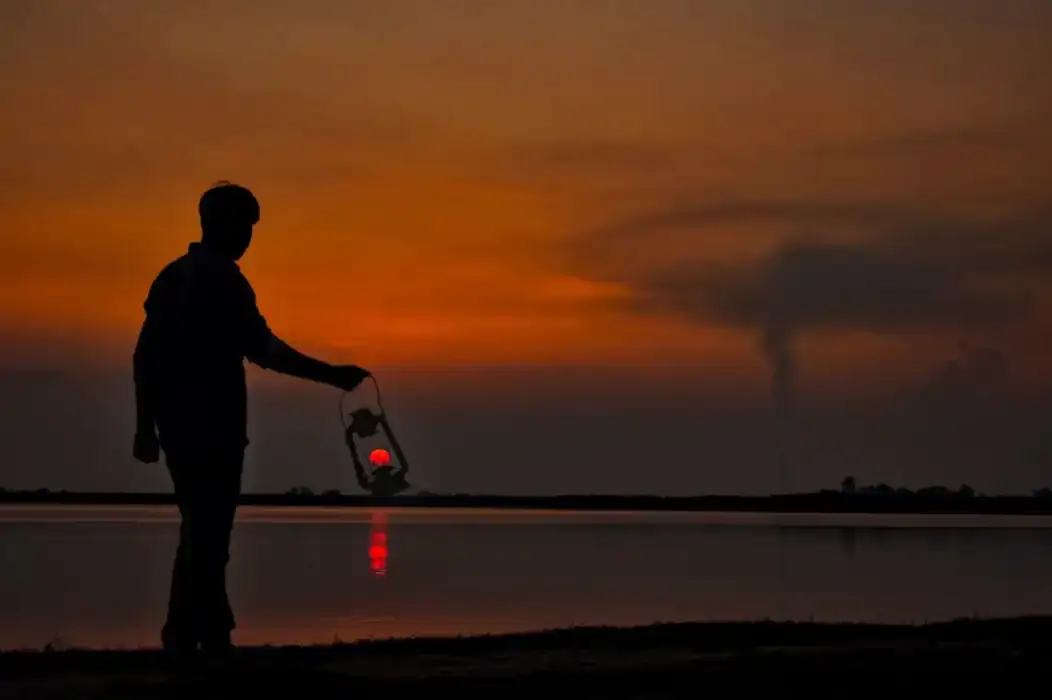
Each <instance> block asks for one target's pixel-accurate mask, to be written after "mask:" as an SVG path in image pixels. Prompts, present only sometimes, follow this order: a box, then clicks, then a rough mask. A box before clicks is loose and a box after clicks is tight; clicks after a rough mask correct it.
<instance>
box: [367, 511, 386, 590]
mask: <svg viewBox="0 0 1052 700" xmlns="http://www.w3.org/2000/svg"><path fill="white" fill-rule="evenodd" d="M369 568H370V569H372V572H373V575H374V576H386V575H387V517H386V516H385V515H384V514H383V513H373V514H372V517H371V518H370V528H369Z"/></svg>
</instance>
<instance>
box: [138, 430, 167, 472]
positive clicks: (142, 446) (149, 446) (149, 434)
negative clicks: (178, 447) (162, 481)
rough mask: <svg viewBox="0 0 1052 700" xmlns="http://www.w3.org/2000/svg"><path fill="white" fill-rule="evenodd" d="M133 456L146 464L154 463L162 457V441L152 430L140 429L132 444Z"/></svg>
mask: <svg viewBox="0 0 1052 700" xmlns="http://www.w3.org/2000/svg"><path fill="white" fill-rule="evenodd" d="M132 456H134V457H135V459H137V460H139V461H140V462H143V463H145V464H154V463H155V462H157V461H159V460H160V459H161V443H160V441H159V440H158V439H157V434H156V433H155V432H154V431H152V430H138V431H136V433H135V443H134V444H133V445H132Z"/></svg>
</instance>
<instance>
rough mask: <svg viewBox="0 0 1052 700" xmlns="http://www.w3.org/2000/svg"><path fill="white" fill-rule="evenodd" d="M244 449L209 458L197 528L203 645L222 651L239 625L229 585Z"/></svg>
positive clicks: (199, 632)
mask: <svg viewBox="0 0 1052 700" xmlns="http://www.w3.org/2000/svg"><path fill="white" fill-rule="evenodd" d="M243 463H244V449H233V450H216V451H215V452H213V453H212V454H210V455H209V459H208V460H207V468H208V477H207V485H206V487H205V488H204V489H203V493H202V499H201V511H200V518H199V523H200V527H199V528H198V529H197V532H196V534H197V537H198V547H199V551H200V552H201V553H202V555H201V561H200V564H201V567H200V578H199V579H198V590H199V591H200V604H201V615H200V618H199V619H200V627H199V630H198V639H199V640H200V642H201V646H202V648H206V649H211V650H218V651H222V650H224V649H226V648H229V647H230V645H231V642H230V634H231V632H233V630H234V627H235V626H236V622H235V618H234V613H233V611H232V609H231V607H230V599H229V596H228V594H227V587H226V569H227V564H228V563H229V561H230V539H231V534H232V531H233V527H234V518H235V515H236V512H237V504H238V499H239V497H240V495H241V473H242V466H243Z"/></svg>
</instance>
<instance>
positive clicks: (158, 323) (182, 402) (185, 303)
mask: <svg viewBox="0 0 1052 700" xmlns="http://www.w3.org/2000/svg"><path fill="white" fill-rule="evenodd" d="M145 310H146V325H145V327H144V334H143V335H144V343H143V348H142V350H141V352H142V355H143V357H142V358H141V359H140V358H137V360H139V361H140V362H141V363H142V365H143V368H142V369H143V373H144V374H146V375H148V379H147V381H149V383H150V384H151V386H152V387H153V390H154V391H153V395H154V400H155V403H156V408H157V423H158V428H159V432H160V437H161V441H162V443H163V444H165V446H166V449H168V448H170V447H175V448H176V449H178V448H179V447H181V446H185V447H192V446H201V445H203V444H204V443H205V442H207V443H208V444H210V445H215V446H219V445H230V446H232V447H235V446H236V447H241V446H244V445H245V444H246V440H247V438H246V428H247V425H246V423H247V417H246V403H247V400H246V387H245V369H244V359H245V357H246V356H247V355H249V354H251V353H252V352H258V351H259V349H260V348H261V347H262V346H263V345H264V344H265V343H267V342H268V340H269V338H270V331H269V329H268V328H267V325H266V322H265V321H264V319H263V317H262V316H261V315H260V314H259V312H258V310H257V309H256V303H255V295H254V293H253V291H252V288H251V286H250V285H249V283H248V281H247V280H246V279H245V278H244V276H243V275H242V274H241V271H240V269H239V268H238V266H237V264H236V263H235V262H234V261H232V260H229V259H226V258H223V257H222V256H220V255H217V254H216V253H214V252H212V251H210V250H208V249H207V248H206V247H205V246H203V245H201V244H200V243H195V244H192V245H191V246H190V249H189V251H188V252H187V253H186V255H184V256H182V257H180V258H178V259H177V260H175V261H173V262H172V263H170V264H169V265H167V266H166V267H165V268H164V269H163V270H162V271H161V273H160V274H159V275H158V276H157V279H156V280H155V281H154V283H153V285H152V286H151V288H150V293H149V296H148V297H147V300H146V303H145Z"/></svg>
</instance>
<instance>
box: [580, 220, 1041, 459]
mask: <svg viewBox="0 0 1052 700" xmlns="http://www.w3.org/2000/svg"><path fill="white" fill-rule="evenodd" d="M1049 214H1050V212H1049V210H1047V209H1046V210H1042V211H1038V212H1036V213H1033V214H1029V215H1026V216H1019V217H1016V218H1014V219H1012V220H1002V221H995V222H983V223H975V222H965V221H960V220H955V219H952V218H948V217H939V216H931V215H920V214H915V213H912V212H907V211H902V210H898V209H896V208H894V207H889V206H883V205H874V204H867V203H862V204H858V203H836V204H824V203H821V202H776V201H737V202H724V203H715V204H709V203H703V204H698V205H690V206H683V207H678V208H674V209H670V210H668V211H664V212H658V213H656V214H652V215H650V216H646V217H640V218H636V219H634V220H632V221H627V222H623V223H621V224H619V225H616V226H612V227H609V228H607V229H605V230H603V231H598V232H595V233H593V234H592V235H590V236H588V237H586V239H585V243H584V244H583V245H584V248H582V249H580V250H578V251H577V254H578V257H577V261H578V262H579V263H583V264H584V265H583V267H584V269H587V270H589V271H590V272H591V274H593V275H594V276H597V277H600V278H603V279H606V280H611V279H613V280H616V281H619V282H622V283H627V284H630V285H631V286H632V287H633V289H634V292H635V294H634V295H633V296H632V297H631V298H630V300H629V301H628V302H627V303H628V305H629V308H631V309H632V310H634V311H637V312H640V313H671V314H676V315H679V316H682V317H685V318H687V319H690V320H692V321H695V322H698V323H701V324H720V325H729V326H734V327H742V328H750V329H755V331H756V332H757V333H758V336H759V337H758V341H759V350H760V351H761V352H762V354H763V356H764V358H765V360H766V361H767V363H768V365H769V366H770V370H771V391H772V397H773V400H774V403H775V408H776V411H777V413H778V415H779V417H780V420H781V431H782V433H781V437H780V443H781V450H782V451H783V452H785V451H788V450H790V447H789V445H790V439H791V435H792V432H793V431H792V429H791V427H790V425H791V421H792V419H793V415H794V412H795V403H796V401H795V383H796V376H797V358H796V355H795V340H796V338H797V337H798V336H799V335H800V334H801V333H806V332H808V331H813V330H825V331H829V330H863V331H873V332H885V333H889V332H890V333H897V332H923V333H932V332H938V333H943V334H946V335H950V336H955V335H962V334H966V333H969V332H972V331H976V330H982V331H987V332H989V331H994V332H995V333H996V332H997V331H999V330H1003V329H1005V328H1009V327H1012V326H1018V325H1021V324H1025V323H1027V322H1028V321H1029V320H1031V319H1033V318H1034V317H1035V315H1036V314H1035V312H1036V310H1037V309H1038V307H1039V304H1040V302H1041V298H1042V297H1041V295H1042V292H1043V291H1044V288H1045V282H1046V280H1048V279H1050V274H1052V227H1050V222H1052V216H1050V215H1049ZM729 223H730V224H734V223H753V224H755V223H766V224H768V225H769V226H770V227H771V228H773V229H775V230H781V231H801V230H805V231H810V232H811V233H808V234H806V235H803V234H799V233H795V234H792V235H789V236H787V237H785V238H783V239H782V240H781V241H780V242H779V243H778V244H776V245H775V246H774V247H773V249H771V250H770V251H769V252H768V253H766V254H765V255H763V256H760V257H758V258H756V259H753V260H749V261H745V262H741V263H729V262H719V261H718V262H712V261H711V260H710V261H703V262H694V261H692V258H694V257H695V256H693V255H691V252H692V251H690V250H681V251H680V259H679V260H667V261H666V264H665V265H657V266H650V267H641V266H640V260H642V259H644V258H645V256H642V255H641V254H640V253H639V251H640V250H643V249H645V248H646V247H648V246H652V245H657V244H658V243H659V241H660V238H661V236H662V235H663V233H664V232H665V231H667V230H669V229H674V230H678V231H679V232H680V234H681V236H682V233H683V232H684V231H686V233H687V235H688V236H689V237H690V238H693V240H694V241H695V242H696V243H697V244H698V245H699V246H702V247H704V245H705V244H706V243H707V241H706V239H707V238H708V237H709V236H710V235H711V234H712V231H713V228H714V227H716V225H718V224H723V225H726V224H729ZM718 235H727V230H726V228H723V229H722V230H718ZM689 240H690V239H689V238H688V241H689ZM681 242H682V241H681ZM604 245H606V246H608V247H609V248H610V250H608V251H607V252H608V253H610V252H613V255H607V256H605V257H604V256H602V255H599V254H597V249H601V248H602V247H603V246H604ZM633 248H636V249H637V250H636V251H633ZM688 248H689V246H688ZM781 459H782V460H783V461H787V460H789V457H788V456H787V455H786V454H783V455H782V457H781Z"/></svg>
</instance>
